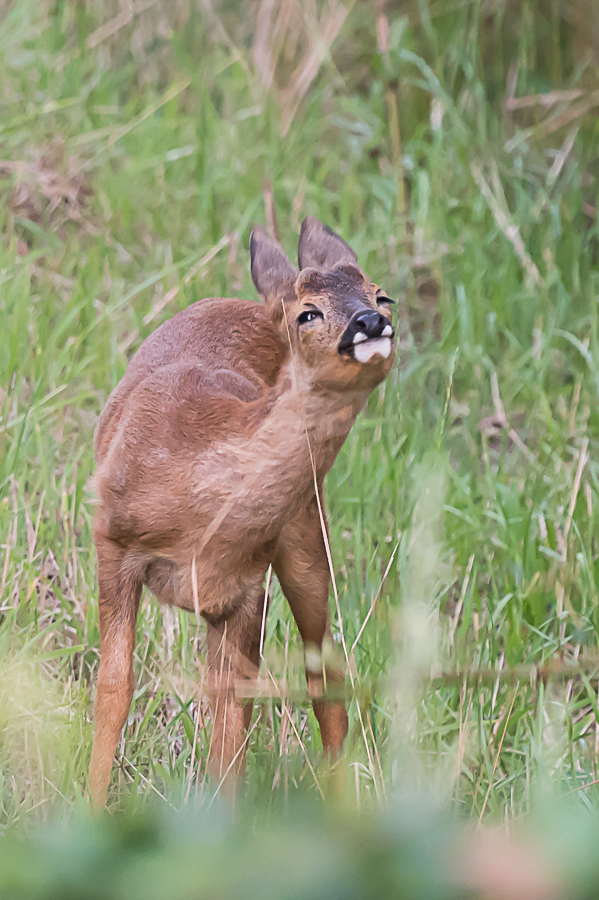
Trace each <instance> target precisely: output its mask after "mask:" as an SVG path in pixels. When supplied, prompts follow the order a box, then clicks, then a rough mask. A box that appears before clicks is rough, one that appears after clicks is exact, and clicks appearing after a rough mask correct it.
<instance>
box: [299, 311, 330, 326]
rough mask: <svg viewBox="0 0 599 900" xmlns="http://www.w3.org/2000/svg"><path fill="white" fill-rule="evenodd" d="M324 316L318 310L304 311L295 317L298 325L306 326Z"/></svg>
mask: <svg viewBox="0 0 599 900" xmlns="http://www.w3.org/2000/svg"><path fill="white" fill-rule="evenodd" d="M323 318H324V316H323V314H322V313H321V312H320V310H318V309H305V310H304V311H303V312H301V313H300V314H299V316H298V317H297V324H298V325H307V323H308V322H313V321H314V320H315V319H323Z"/></svg>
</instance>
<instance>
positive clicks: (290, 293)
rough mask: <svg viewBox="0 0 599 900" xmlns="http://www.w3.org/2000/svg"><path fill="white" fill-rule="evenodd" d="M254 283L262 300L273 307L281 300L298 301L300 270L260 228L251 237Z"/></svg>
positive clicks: (276, 242) (255, 229)
mask: <svg viewBox="0 0 599 900" xmlns="http://www.w3.org/2000/svg"><path fill="white" fill-rule="evenodd" d="M250 259H251V261H252V281H253V282H254V285H255V287H256V290H257V291H258V293H259V294H260V296H262V297H264V299H265V301H266V303H267V304H268V305H269V306H272V305H273V304H275V303H278V302H279V301H280V300H293V299H295V280H296V278H297V274H298V273H297V269H295V268H294V267H293V266H292V265H291V263H290V262H289V260H288V258H287V256H286V254H285V251H284V250H283V248H282V247H281V245H280V244H279V242H278V241H275V239H274V238H272V237H271V236H270V235H269V234H268V233H267V232H266V231H265V230H264V228H261V227H260V226H256V228H254V230H253V231H252V234H251V236H250Z"/></svg>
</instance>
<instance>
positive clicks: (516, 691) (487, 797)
mask: <svg viewBox="0 0 599 900" xmlns="http://www.w3.org/2000/svg"><path fill="white" fill-rule="evenodd" d="M519 686H520V685H519V683H518V684H516V687H515V688H514V692H513V694H512V701H511V703H510V708H509V710H508V713H507V716H506V717H505V724H504V726H503V732H502V735H501V740H500V741H499V746H498V748H497V753H496V754H495V759H494V761H493V770H492V772H491V777H490V778H489V784H488V786H487V793H486V794H485V799H484V802H483V806H482V809H481V811H480V816H479V817H478V822H479V824H480V823H481V822H482V820H483V816H484V814H485V809H486V808H487V802H488V800H489V794H490V793H491V788H492V787H493V778H494V776H495V770H496V769H497V765H498V763H499V757H500V755H501V748H502V747H503V742H504V740H505V735H506V732H507V727H508V725H509V722H510V716H511V715H512V710H513V708H514V703H515V701H516V697H517V695H518V688H519Z"/></svg>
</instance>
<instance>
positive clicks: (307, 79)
mask: <svg viewBox="0 0 599 900" xmlns="http://www.w3.org/2000/svg"><path fill="white" fill-rule="evenodd" d="M348 15H349V9H347V7H345V6H344V5H343V4H342V3H341V2H339V0H330V2H329V12H327V13H325V14H323V16H322V17H321V19H320V21H319V22H318V29H317V30H316V31H315V32H314V34H313V35H312V36H311V46H310V49H309V50H308V52H307V54H306V56H305V58H304V59H303V60H302V62H301V63H300V64H299V66H298V67H297V69H296V71H295V73H294V74H293V76H292V78H291V82H290V84H289V86H288V87H287V88H285V90H283V91H281V94H280V103H281V135H282V136H283V137H285V135H286V134H287V132H288V131H289V128H290V127H291V123H292V122H293V120H294V118H295V114H296V113H297V111H298V109H299V105H300V103H301V102H302V100H303V99H304V97H305V96H306V94H307V92H308V90H309V88H310V85H311V84H312V82H313V81H314V79H315V78H316V76H317V75H318V72H319V70H320V67H321V65H322V64H323V62H324V61H325V59H326V58H327V56H328V55H329V53H330V50H331V47H332V46H333V43H334V42H335V39H336V38H337V36H338V34H339V32H340V31H341V28H342V27H343V23H344V22H345V20H346V19H347V17H348Z"/></svg>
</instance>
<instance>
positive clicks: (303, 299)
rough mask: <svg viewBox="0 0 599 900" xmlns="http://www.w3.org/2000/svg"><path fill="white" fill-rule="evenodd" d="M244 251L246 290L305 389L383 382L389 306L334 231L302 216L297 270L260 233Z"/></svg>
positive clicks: (389, 346)
mask: <svg viewBox="0 0 599 900" xmlns="http://www.w3.org/2000/svg"><path fill="white" fill-rule="evenodd" d="M250 254H251V261H252V279H253V281H254V285H255V286H256V289H257V291H258V293H259V294H261V295H262V297H263V298H264V300H265V302H266V303H267V305H268V307H269V308H270V311H271V315H272V318H273V321H274V322H275V323H276V325H277V327H278V328H279V329H280V332H281V334H282V337H283V339H284V340H285V341H286V342H289V343H290V344H291V350H292V353H293V357H294V362H295V364H296V365H300V366H302V367H303V368H304V369H305V370H306V372H307V374H308V375H309V378H310V383H311V385H312V386H313V387H316V388H323V389H328V390H336V391H342V390H367V391H369V390H372V388H374V387H375V386H376V385H377V384H379V383H380V382H381V381H383V379H384V378H385V377H386V376H387V375H388V374H389V370H390V368H391V365H392V363H393V353H394V351H393V326H392V324H391V304H392V303H393V301H392V300H390V299H389V297H387V295H386V294H385V292H384V291H382V290H381V289H380V288H379V287H378V286H377V285H376V284H374V283H373V282H371V281H370V280H369V278H368V277H367V276H366V275H365V273H364V272H363V271H362V269H361V268H360V267H359V265H358V262H357V258H356V254H355V253H354V251H353V250H352V249H351V248H350V247H349V246H348V245H347V244H346V243H345V241H344V240H343V239H342V238H340V237H339V235H338V234H336V233H335V232H334V231H333V230H332V229H330V228H328V227H327V226H326V225H323V224H322V222H319V221H318V219H315V218H313V217H312V216H308V218H306V219H304V222H303V224H302V229H301V233H300V238H299V245H298V261H299V270H298V269H296V268H295V267H294V266H293V265H292V264H291V262H290V261H289V259H288V258H287V256H286V255H285V252H284V250H283V248H282V247H281V245H280V244H279V243H278V242H277V241H275V240H274V239H273V238H271V237H270V236H269V235H268V234H267V233H266V232H265V231H264V230H263V229H262V228H255V229H254V231H253V232H252V236H251V240H250Z"/></svg>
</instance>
